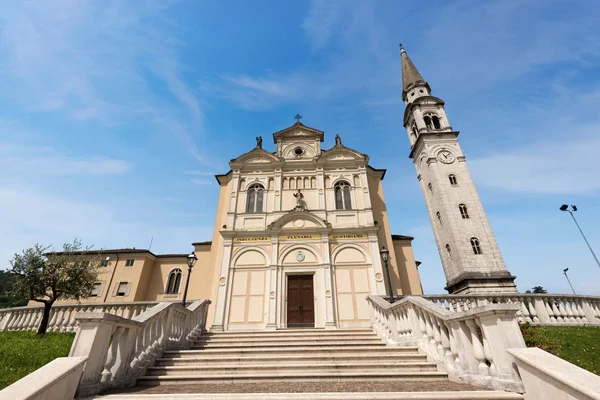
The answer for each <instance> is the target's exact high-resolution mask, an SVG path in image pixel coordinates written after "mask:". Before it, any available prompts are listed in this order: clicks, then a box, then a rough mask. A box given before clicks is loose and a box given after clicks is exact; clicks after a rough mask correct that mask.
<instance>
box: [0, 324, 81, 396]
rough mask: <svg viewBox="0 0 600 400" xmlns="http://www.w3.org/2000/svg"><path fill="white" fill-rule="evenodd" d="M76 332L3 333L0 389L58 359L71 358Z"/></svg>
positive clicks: (0, 336) (0, 337)
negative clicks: (70, 351) (41, 333)
mask: <svg viewBox="0 0 600 400" xmlns="http://www.w3.org/2000/svg"><path fill="white" fill-rule="evenodd" d="M74 338H75V333H60V332H48V333H46V334H45V335H41V336H38V335H37V334H36V333H35V332H0V390H1V389H4V388H5V387H7V386H8V385H10V384H12V383H14V382H16V381H18V380H19V379H21V378H22V377H24V376H25V375H27V374H29V373H31V372H33V371H35V370H36V369H38V368H40V367H41V366H43V365H46V364H48V363H49V362H50V361H52V360H54V359H55V358H57V357H66V356H68V355H69V350H70V349H71V344H72V343H73V339H74Z"/></svg>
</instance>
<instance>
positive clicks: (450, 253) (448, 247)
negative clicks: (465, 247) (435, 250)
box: [446, 244, 452, 259]
mask: <svg viewBox="0 0 600 400" xmlns="http://www.w3.org/2000/svg"><path fill="white" fill-rule="evenodd" d="M446 251H447V252H448V257H450V259H452V251H451V250H450V245H449V244H447V245H446Z"/></svg>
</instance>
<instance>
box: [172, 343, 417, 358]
mask: <svg viewBox="0 0 600 400" xmlns="http://www.w3.org/2000/svg"><path fill="white" fill-rule="evenodd" d="M310 353H314V354H315V355H318V354H325V355H330V354H346V355H350V354H365V353H367V354H371V355H375V354H418V349H417V348H416V347H386V346H385V345H383V346H380V345H368V346H356V345H354V346H302V347H294V348H289V347H241V348H236V349H232V348H230V347H224V348H210V349H193V350H167V351H165V352H164V353H163V357H186V356H192V357H197V356H200V355H203V356H207V355H217V354H226V355H229V356H234V355H236V356H237V355H242V354H243V355H249V354H255V355H256V354H258V355H270V354H277V355H296V354H310Z"/></svg>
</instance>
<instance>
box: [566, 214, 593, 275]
mask: <svg viewBox="0 0 600 400" xmlns="http://www.w3.org/2000/svg"><path fill="white" fill-rule="evenodd" d="M560 211H568V212H569V214H571V217H572V218H573V222H575V225H577V229H579V233H581V236H583V240H585V244H587V247H588V249H590V252H591V253H592V256H594V260H596V264H598V267H600V261H598V257H596V254H595V253H594V250H592V246H590V242H588V240H587V238H586V237H585V235H584V234H583V231H582V230H581V227H580V226H579V224H578V223H577V220H576V219H575V216H574V215H573V211H577V206H574V205H571V209H569V206H568V205H566V204H563V205H562V206H560Z"/></svg>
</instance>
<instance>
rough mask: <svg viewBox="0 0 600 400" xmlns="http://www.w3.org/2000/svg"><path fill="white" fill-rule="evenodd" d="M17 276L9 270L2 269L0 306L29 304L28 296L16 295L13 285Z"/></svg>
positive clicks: (0, 272) (0, 275) (0, 271)
mask: <svg viewBox="0 0 600 400" xmlns="http://www.w3.org/2000/svg"><path fill="white" fill-rule="evenodd" d="M14 282H15V276H14V275H13V274H11V273H10V272H9V271H4V270H0V308H6V307H20V306H24V305H27V300H28V299H27V297H25V296H22V295H21V296H15V295H14V294H13V287H14Z"/></svg>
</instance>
